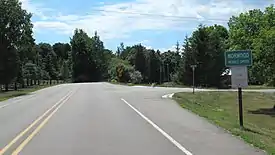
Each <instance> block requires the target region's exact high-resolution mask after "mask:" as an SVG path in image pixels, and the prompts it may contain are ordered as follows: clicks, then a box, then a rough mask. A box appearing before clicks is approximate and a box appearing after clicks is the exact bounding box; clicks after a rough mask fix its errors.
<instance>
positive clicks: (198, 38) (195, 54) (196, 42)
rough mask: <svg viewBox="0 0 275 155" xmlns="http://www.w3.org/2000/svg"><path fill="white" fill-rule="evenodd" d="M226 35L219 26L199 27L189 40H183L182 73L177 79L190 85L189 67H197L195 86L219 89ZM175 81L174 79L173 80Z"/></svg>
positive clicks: (190, 70) (190, 71) (223, 29)
mask: <svg viewBox="0 0 275 155" xmlns="http://www.w3.org/2000/svg"><path fill="white" fill-rule="evenodd" d="M227 38H228V33H227V30H226V28H224V27H223V26H219V25H214V26H209V27H206V26H203V25H200V26H199V27H198V29H197V30H196V31H194V32H193V34H192V36H191V37H190V38H186V39H185V45H184V53H183V62H182V63H183V64H181V65H180V66H182V67H183V73H178V74H177V77H179V78H180V79H182V81H183V83H184V84H186V85H191V84H192V69H191V67H190V66H191V65H193V64H195V65H197V68H196V72H195V75H196V76H195V81H196V85H199V86H206V87H208V86H214V87H219V85H220V78H221V74H222V72H223V71H224V70H225V66H224V60H223V56H224V52H225V50H226V48H227V46H226V40H227ZM174 80H175V79H174ZM178 81H181V80H178Z"/></svg>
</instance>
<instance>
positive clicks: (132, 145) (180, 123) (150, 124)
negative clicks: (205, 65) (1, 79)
mask: <svg viewBox="0 0 275 155" xmlns="http://www.w3.org/2000/svg"><path fill="white" fill-rule="evenodd" d="M178 91H191V90H190V89H173V88H149V87H127V86H120V85H112V84H109V83H83V84H64V85H58V86H54V87H51V88H46V89H43V90H40V91H37V92H35V93H32V94H30V95H27V96H23V97H18V98H14V99H11V100H8V101H4V102H0V150H1V151H0V155H6V154H7V155H8V154H13V155H16V154H20V155H63V154H64V155H65V154H66V155H82V154H83V155H84V154H85V155H86V154H91V155H184V154H186V155H221V154H222V155H263V154H265V153H264V152H263V151H260V150H257V149H255V148H253V147H252V146H250V145H248V144H245V143H244V142H243V141H241V140H240V139H238V138H236V137H233V136H231V135H230V134H228V133H226V132H225V131H223V130H222V129H220V128H218V127H216V126H214V125H212V124H210V123H208V122H207V121H206V120H205V119H203V118H200V117H198V116H196V115H194V114H193V113H190V112H189V111H187V110H184V109H182V108H180V107H179V106H178V105H177V104H176V103H175V102H174V101H172V100H170V99H163V98H162V96H163V95H165V94H168V93H174V92H178Z"/></svg>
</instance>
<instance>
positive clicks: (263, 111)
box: [248, 108, 275, 117]
mask: <svg viewBox="0 0 275 155" xmlns="http://www.w3.org/2000/svg"><path fill="white" fill-rule="evenodd" d="M248 113H250V114H257V115H269V116H272V117H275V109H274V108H261V109H257V110H250V111H248Z"/></svg>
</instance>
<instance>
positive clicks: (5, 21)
mask: <svg viewBox="0 0 275 155" xmlns="http://www.w3.org/2000/svg"><path fill="white" fill-rule="evenodd" d="M0 12H1V15H0V16H1V17H0V39H1V40H0V42H1V44H0V58H1V61H0V83H1V84H5V85H6V90H8V84H9V83H10V82H11V81H12V80H13V79H14V78H15V77H16V75H17V73H18V68H19V67H18V66H19V63H20V62H19V55H18V47H19V46H20V45H22V44H23V42H24V41H26V38H28V37H27V35H29V34H31V33H32V30H31V28H32V24H31V20H30V18H31V14H29V13H27V12H26V10H23V9H22V6H21V3H20V2H19V1H18V0H0Z"/></svg>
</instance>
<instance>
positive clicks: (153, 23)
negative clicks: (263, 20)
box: [21, 0, 263, 39]
mask: <svg viewBox="0 0 275 155" xmlns="http://www.w3.org/2000/svg"><path fill="white" fill-rule="evenodd" d="M21 2H22V3H23V7H24V8H26V9H27V10H28V11H30V12H33V13H34V15H36V16H38V17H40V19H41V21H35V22H34V25H35V31H37V32H40V30H41V29H50V30H53V31H56V32H59V33H63V34H68V35H69V34H71V33H72V32H73V30H74V29H75V28H82V29H84V30H85V31H86V32H87V33H88V34H90V35H92V34H93V33H94V31H96V30H97V31H98V33H99V34H100V36H101V37H102V38H103V39H115V38H127V37H130V35H131V33H132V32H135V31H139V30H149V31H150V30H151V31H155V30H158V31H166V30H181V31H186V30H190V29H194V28H195V27H197V25H198V24H199V23H200V22H204V23H208V24H212V22H215V23H218V24H224V25H226V23H227V20H228V19H229V18H230V17H231V16H232V15H236V14H239V13H240V12H243V11H246V10H248V9H252V8H258V7H259V6H257V5H256V4H253V3H251V4H250V5H248V4H246V3H244V1H230V0H210V2H209V3H207V4H202V3H200V1H199V0H169V1H168V0H135V1H131V2H122V3H117V4H106V3H100V4H101V6H99V7H96V8H92V9H91V11H90V13H89V14H87V15H82V16H80V15H77V14H62V12H61V13H60V12H58V11H54V10H51V9H48V8H46V7H44V6H43V5H41V4H38V3H34V2H32V3H31V2H30V1H29V0H21ZM260 7H263V6H260ZM49 12H51V13H54V14H55V15H52V16H46V14H47V13H49ZM211 21H212V22H211Z"/></svg>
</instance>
